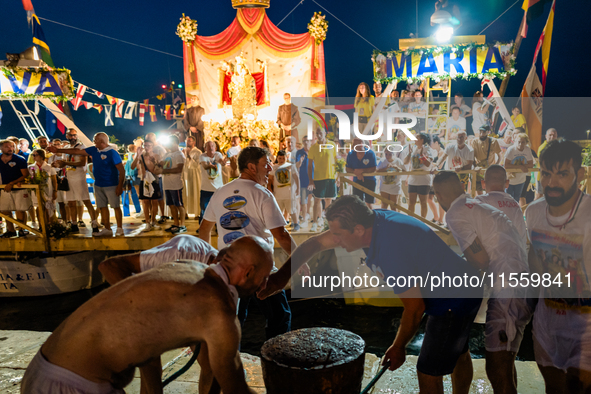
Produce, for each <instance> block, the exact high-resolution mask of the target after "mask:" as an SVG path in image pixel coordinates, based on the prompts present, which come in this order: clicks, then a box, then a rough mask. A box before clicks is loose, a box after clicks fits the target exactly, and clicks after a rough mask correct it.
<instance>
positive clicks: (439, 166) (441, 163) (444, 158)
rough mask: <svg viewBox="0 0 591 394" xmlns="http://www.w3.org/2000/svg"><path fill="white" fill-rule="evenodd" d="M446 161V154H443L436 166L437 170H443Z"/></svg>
mask: <svg viewBox="0 0 591 394" xmlns="http://www.w3.org/2000/svg"><path fill="white" fill-rule="evenodd" d="M446 159H447V153H444V154H443V156H441V159H440V160H439V164H438V165H437V168H439V169H440V170H441V169H442V168H443V166H444V165H445V160H446Z"/></svg>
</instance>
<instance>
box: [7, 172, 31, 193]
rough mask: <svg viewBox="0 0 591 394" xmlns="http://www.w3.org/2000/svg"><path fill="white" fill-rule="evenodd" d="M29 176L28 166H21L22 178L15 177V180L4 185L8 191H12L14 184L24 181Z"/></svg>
mask: <svg viewBox="0 0 591 394" xmlns="http://www.w3.org/2000/svg"><path fill="white" fill-rule="evenodd" d="M28 177H29V170H27V169H26V168H21V176H20V178H18V179H15V180H14V181H12V182H9V183H7V184H6V186H4V191H5V192H6V193H8V192H10V191H11V190H12V188H13V187H14V185H16V184H18V183H21V182H23V181H24V180H25V179H26V178H28Z"/></svg>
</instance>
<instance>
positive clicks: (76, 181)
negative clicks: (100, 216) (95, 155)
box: [53, 129, 99, 234]
mask: <svg viewBox="0 0 591 394" xmlns="http://www.w3.org/2000/svg"><path fill="white" fill-rule="evenodd" d="M66 138H67V139H68V141H70V145H69V146H66V147H64V148H66V149H86V146H85V145H84V144H83V143H82V142H80V141H79V140H78V131H77V130H75V129H68V131H67V132H66ZM53 166H54V167H59V168H64V167H65V168H66V178H67V179H68V186H69V188H70V190H68V191H66V201H68V208H67V213H68V219H69V221H70V222H71V225H70V230H71V231H72V233H74V234H75V233H79V232H80V229H79V228H78V225H79V224H80V225H82V224H83V222H82V217H78V209H77V206H76V202H77V201H82V202H83V203H84V205H85V206H86V209H88V214H89V215H90V220H91V226H92V232H93V233H98V232H99V230H98V222H97V221H96V213H95V210H94V207H93V206H92V204H91V203H90V194H89V192H88V185H87V183H86V156H80V155H66V160H56V161H55V162H54V165H53ZM81 222H82V223H81Z"/></svg>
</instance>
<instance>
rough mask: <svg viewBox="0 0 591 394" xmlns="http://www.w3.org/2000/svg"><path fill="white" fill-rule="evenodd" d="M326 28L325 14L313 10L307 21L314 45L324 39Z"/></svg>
mask: <svg viewBox="0 0 591 394" xmlns="http://www.w3.org/2000/svg"><path fill="white" fill-rule="evenodd" d="M327 30H328V21H327V20H326V15H322V12H315V13H314V16H313V17H312V19H310V22H309V23H308V32H309V33H310V35H311V36H312V37H313V38H314V41H315V42H316V45H320V44H322V41H324V40H326V31H327Z"/></svg>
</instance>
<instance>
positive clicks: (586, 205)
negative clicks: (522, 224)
mask: <svg viewBox="0 0 591 394" xmlns="http://www.w3.org/2000/svg"><path fill="white" fill-rule="evenodd" d="M581 164H582V159H581V147H580V146H579V145H577V144H576V143H574V142H572V141H558V140H553V141H550V142H548V144H547V145H546V147H545V148H544V149H543V150H542V151H541V155H540V168H541V171H540V172H541V182H542V187H543V190H544V197H545V198H541V199H539V200H536V201H534V202H533V203H531V204H530V205H529V207H528V208H527V210H526V211H525V218H526V223H527V228H528V235H529V239H530V241H531V247H530V250H529V259H530V260H529V261H530V267H531V268H532V270H534V267H535V268H537V271H538V272H539V273H540V274H541V275H542V274H545V275H546V278H549V277H551V278H549V279H550V280H548V281H546V282H545V283H542V285H541V286H540V293H539V301H538V304H537V306H536V310H535V313H534V319H533V333H534V352H535V356H536V362H537V363H538V367H539V368H540V372H541V373H542V376H543V377H544V381H545V383H546V392H547V393H583V392H585V393H588V392H590V391H591V314H589V313H588V312H589V310H590V309H591V286H590V285H589V273H590V272H591V197H589V195H587V194H585V193H583V192H582V191H581V190H579V185H580V183H581V181H582V180H583V179H584V176H585V169H584V168H582V167H581ZM543 255H546V256H547V255H562V256H564V257H568V258H570V259H571V261H573V262H574V264H573V266H568V265H567V264H561V265H560V266H558V267H552V266H555V265H556V264H552V263H550V262H549V261H540V260H539V259H538V257H539V256H543ZM566 260H567V259H566V258H565V261H566ZM554 268H558V271H559V274H558V275H556V273H555V271H554ZM567 270H568V271H567ZM575 272H576V273H577V275H576V278H573V276H575V275H574V273H575ZM558 281H562V285H561V286H560V287H559V285H558Z"/></svg>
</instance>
